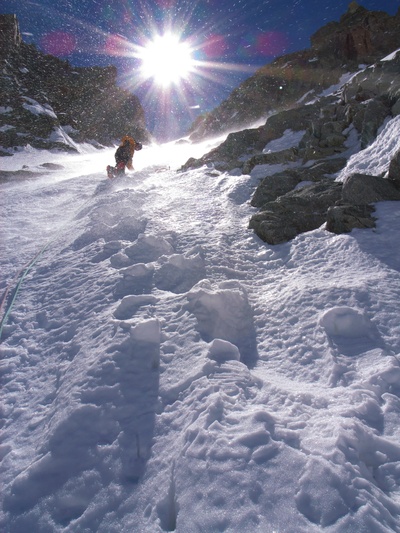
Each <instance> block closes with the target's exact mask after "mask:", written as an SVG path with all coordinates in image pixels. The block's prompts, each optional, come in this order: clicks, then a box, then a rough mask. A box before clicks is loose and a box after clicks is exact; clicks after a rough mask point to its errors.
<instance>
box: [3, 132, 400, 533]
mask: <svg viewBox="0 0 400 533" xmlns="http://www.w3.org/2000/svg"><path fill="white" fill-rule="evenodd" d="M385 131H386V132H387V133H386V138H384V137H382V136H381V137H380V140H379V143H380V151H379V152H378V151H376V152H375V153H376V158H377V161H376V163H377V165H380V166H382V165H383V166H385V165H386V167H385V168H386V169H387V164H388V163H387V150H389V149H390V148H389V147H390V146H392V143H393V138H392V137H391V135H393V128H392V129H390V128H386V130H385ZM390 132H391V133H390ZM286 135H287V138H288V139H289V138H290V139H291V141H293V136H291V135H289V134H288V133H287V134H286ZM282 142H283V141H282ZM282 142H281V143H277V145H279V146H280V149H281V148H282V146H281V145H282ZM209 149H210V146H204V145H203V146H201V145H195V146H190V145H188V144H181V145H174V144H170V145H164V146H159V147H150V148H148V147H145V148H144V149H143V150H142V151H141V152H140V153H137V154H135V158H134V165H135V167H136V171H135V172H133V173H132V174H130V175H127V176H126V177H125V178H121V179H119V180H114V181H110V180H108V179H107V178H106V177H105V171H104V169H105V166H106V164H108V163H111V162H112V160H113V151H107V152H97V151H96V152H93V151H91V152H90V151H89V150H86V152H83V153H81V154H80V155H78V156H63V157H61V156H59V155H56V154H49V153H47V154H46V153H36V152H34V151H31V152H30V153H29V152H28V153H24V154H20V155H18V156H14V157H13V158H3V159H4V160H5V164H7V165H8V169H12V168H13V169H15V170H18V169H20V168H21V167H22V165H23V164H25V165H28V167H30V169H35V171H37V172H38V176H37V177H33V178H29V179H23V180H20V179H15V180H13V181H8V182H5V183H2V184H1V185H0V187H1V202H2V211H1V232H2V239H1V249H0V252H1V253H0V257H1V269H2V274H3V275H2V290H3V291H5V290H6V288H7V287H8V286H10V293H12V289H13V288H14V287H15V285H16V282H17V281H18V279H20V277H18V273H20V274H23V272H24V270H23V269H24V266H25V265H27V264H28V265H29V263H30V261H32V260H33V259H34V258H35V257H37V259H36V261H35V262H34V263H33V264H30V266H31V269H30V270H29V272H28V273H27V274H26V277H25V278H24V280H23V282H22V284H21V286H20V289H19V292H18V294H17V297H16V299H15V302H14V305H13V307H12V309H11V312H10V315H9V317H8V321H7V324H6V325H5V326H4V328H3V335H2V344H1V350H2V361H1V368H2V387H1V397H2V405H3V413H4V425H3V444H2V447H1V452H2V457H3V460H2V467H1V472H0V477H1V482H2V484H3V487H2V490H1V497H2V514H1V522H0V526H1V530H2V531H7V532H11V533H20V532H21V533H22V532H26V531H28V532H30V533H33V532H38V533H39V532H40V533H42V532H60V531H63V532H89V531H90V532H102V533H110V532H113V533H114V532H127V533H132V532H140V533H157V532H164V531H177V532H180V533H195V532H199V533H200V532H201V533H204V532H207V533H208V532H210V533H214V532H218V531H226V532H240V533H242V532H249V533H250V532H251V533H253V532H262V533H266V532H268V533H269V532H273V531H276V532H285V533H299V532H304V533H308V532H317V531H328V532H340V533H342V532H352V533H354V532H357V533H358V532H389V531H400V518H399V513H400V397H399V396H400V364H399V353H400V319H399V317H400V273H399V269H400V248H399V245H398V243H399V241H400V210H399V205H400V204H399V203H396V202H386V203H381V204H378V205H377V213H376V214H377V217H378V221H377V228H376V230H354V231H353V232H352V233H351V234H348V235H339V236H337V235H334V234H331V233H328V232H326V231H325V230H324V228H323V227H322V228H320V229H318V230H316V231H313V232H310V233H307V234H303V235H300V236H299V237H297V238H296V239H294V240H293V241H291V242H289V243H287V244H282V245H279V246H269V245H266V244H265V243H262V242H261V241H260V240H259V239H258V238H257V237H255V236H254V234H253V232H252V231H250V230H248V229H247V224H248V220H249V217H250V216H251V214H252V213H253V212H254V209H253V208H251V207H250V205H249V199H250V197H251V195H252V192H253V190H254V188H255V186H256V184H257V181H258V179H257V178H255V176H256V175H257V169H255V173H254V174H253V175H252V176H237V175H236V174H238V173H237V172H233V173H232V174H231V175H230V174H226V173H219V172H217V171H215V170H213V169H212V168H205V167H204V168H201V169H198V170H192V171H188V172H176V169H177V168H179V167H180V165H181V164H183V163H184V162H185V161H186V160H187V158H188V157H189V156H195V157H196V156H199V155H201V154H202V153H205V152H206V151H208V150H209ZM359 157H360V158H362V153H361V155H360V156H359ZM381 161H382V162H383V163H381ZM46 162H53V163H57V164H59V165H62V167H63V168H58V169H54V168H53V169H48V167H43V166H40V165H43V163H46ZM351 164H352V165H353V166H355V165H356V166H357V165H358V166H357V168H359V167H360V166H361V165H362V160H361V159H360V160H358V162H356V161H355V160H354V159H353V160H352V163H351ZM379 168H380V167H379ZM43 169H45V170H43ZM37 254H38V255H37Z"/></svg>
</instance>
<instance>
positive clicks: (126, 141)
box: [107, 135, 142, 178]
mask: <svg viewBox="0 0 400 533" xmlns="http://www.w3.org/2000/svg"><path fill="white" fill-rule="evenodd" d="M141 149H142V144H141V143H140V142H138V141H135V139H133V138H132V137H128V135H125V137H123V138H122V140H121V144H120V145H119V147H118V148H117V151H116V152H115V162H116V166H115V167H112V166H111V165H108V166H107V175H108V177H109V178H115V177H117V176H122V175H124V174H125V167H127V168H128V170H133V166H132V158H133V154H134V153H135V150H141Z"/></svg>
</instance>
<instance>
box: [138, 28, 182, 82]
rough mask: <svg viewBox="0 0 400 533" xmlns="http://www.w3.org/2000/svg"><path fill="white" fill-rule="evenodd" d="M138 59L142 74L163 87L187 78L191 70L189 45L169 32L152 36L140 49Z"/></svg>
mask: <svg viewBox="0 0 400 533" xmlns="http://www.w3.org/2000/svg"><path fill="white" fill-rule="evenodd" d="M139 59H140V60H141V62H142V66H141V74H142V76H143V77H144V78H152V79H153V80H154V81H155V83H157V84H158V85H161V86H164V87H167V86H169V85H171V84H178V83H179V82H180V81H181V80H183V79H187V77H188V76H189V74H190V73H191V72H192V70H193V58H192V53H191V50H190V47H189V46H188V44H187V43H185V42H182V41H180V40H179V37H177V36H176V35H173V34H171V33H166V34H164V35H157V36H156V37H154V38H153V40H152V41H151V42H149V43H148V44H147V46H145V47H144V48H143V49H142V50H141V52H140V54H139Z"/></svg>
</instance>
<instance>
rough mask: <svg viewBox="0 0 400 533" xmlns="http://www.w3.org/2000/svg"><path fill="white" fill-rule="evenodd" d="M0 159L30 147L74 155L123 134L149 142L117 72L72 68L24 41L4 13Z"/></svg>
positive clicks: (137, 106)
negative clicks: (83, 147) (86, 146)
mask: <svg viewBox="0 0 400 533" xmlns="http://www.w3.org/2000/svg"><path fill="white" fill-rule="evenodd" d="M0 65H1V67H2V68H1V69H0V101H1V108H0V146H1V147H2V149H0V156H1V155H3V156H4V155H12V153H13V150H14V148H18V147H20V146H26V145H27V144H29V145H31V146H33V147H34V148H39V149H51V148H57V149H62V150H67V151H76V150H77V146H76V143H85V142H86V143H88V142H89V143H92V144H94V145H95V146H97V145H99V144H100V145H112V144H113V143H114V142H115V140H116V139H118V138H120V137H121V136H122V135H124V134H127V135H132V136H134V137H135V138H136V139H137V140H139V141H141V142H148V141H150V138H151V136H150V134H149V132H148V131H147V129H146V125H145V113H144V110H143V107H142V105H141V103H140V101H139V99H138V97H137V96H135V95H134V94H131V93H129V92H128V91H126V90H124V89H121V88H120V87H117V69H116V67H114V66H108V67H96V66H93V67H73V66H71V65H70V63H69V62H68V61H64V60H62V59H59V58H57V57H55V56H52V55H48V54H43V53H42V52H40V51H39V50H37V49H36V47H35V46H34V45H29V44H26V43H24V42H23V40H22V37H21V33H20V30H19V25H18V20H17V17H16V16H15V15H0Z"/></svg>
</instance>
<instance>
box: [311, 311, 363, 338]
mask: <svg viewBox="0 0 400 533" xmlns="http://www.w3.org/2000/svg"><path fill="white" fill-rule="evenodd" d="M319 323H320V324H321V326H322V327H323V328H324V329H325V331H326V332H327V334H328V335H332V336H335V335H337V336H341V337H369V336H370V331H371V322H370V320H369V319H368V318H367V317H366V316H365V315H364V314H362V313H361V312H360V311H358V310H357V309H353V308H351V307H334V308H333V309H329V310H328V311H326V312H325V313H324V314H323V315H322V316H321V318H320V321H319Z"/></svg>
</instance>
